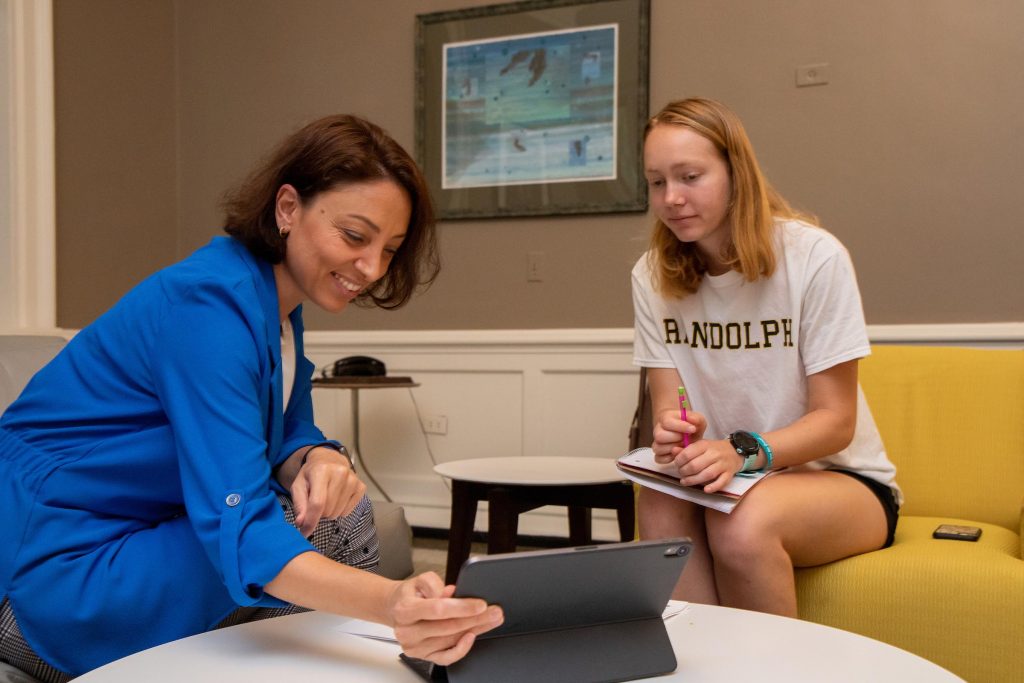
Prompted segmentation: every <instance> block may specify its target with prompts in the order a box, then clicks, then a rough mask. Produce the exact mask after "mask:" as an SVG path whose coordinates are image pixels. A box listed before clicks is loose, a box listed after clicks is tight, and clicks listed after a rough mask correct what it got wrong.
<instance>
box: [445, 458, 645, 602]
mask: <svg viewBox="0 0 1024 683" xmlns="http://www.w3.org/2000/svg"><path fill="white" fill-rule="evenodd" d="M434 471H435V472H437V473H438V474H440V475H441V476H442V477H447V478H449V479H451V480H452V516H451V525H450V527H449V531H448V561H447V567H446V569H445V581H446V582H447V583H455V581H456V579H457V578H458V575H459V569H460V568H461V567H462V563H463V562H465V561H466V559H468V558H469V551H470V545H471V543H472V538H473V522H474V521H475V519H476V511H477V506H478V504H479V502H480V501H482V500H486V501H487V552H488V553H503V552H512V551H514V550H515V549H516V536H517V533H518V530H519V515H520V514H522V513H523V512H528V511H529V510H534V509H536V508H539V507H541V506H544V505H564V506H566V507H568V508H569V543H570V544H571V545H587V544H588V543H590V542H591V536H590V530H591V510H592V509H593V508H611V509H613V510H615V511H616V512H617V515H618V522H619V535H620V536H621V538H622V540H623V541H629V540H632V538H633V535H634V528H635V514H636V513H635V509H634V503H633V485H632V483H630V482H629V481H628V480H627V479H626V478H625V477H624V476H622V474H621V473H620V472H619V470H618V469H617V468H616V467H615V461H614V460H612V459H606V458H579V457H577V458H573V457H556V456H551V457H546V456H523V457H511V458H472V459H469V460H454V461H451V462H445V463H441V464H439V465H437V466H436V467H434Z"/></svg>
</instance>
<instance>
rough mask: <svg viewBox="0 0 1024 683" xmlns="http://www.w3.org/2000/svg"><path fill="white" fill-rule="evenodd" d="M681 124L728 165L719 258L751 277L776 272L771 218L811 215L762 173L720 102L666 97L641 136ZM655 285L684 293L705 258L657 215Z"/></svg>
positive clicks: (695, 283)
mask: <svg viewBox="0 0 1024 683" xmlns="http://www.w3.org/2000/svg"><path fill="white" fill-rule="evenodd" d="M663 125H665V126H684V127H686V128H689V129H691V130H693V131H694V132H695V133H697V134H698V135H700V136H702V137H704V138H707V139H708V140H709V141H710V142H711V143H712V144H713V145H714V146H715V149H717V150H718V153H719V154H721V155H722V158H723V159H724V160H725V163H726V164H727V165H728V167H729V179H730V181H731V183H730V185H731V187H732V194H731V196H730V197H729V205H728V207H729V208H728V218H729V219H730V220H731V222H732V239H730V240H729V243H728V245H727V246H726V249H725V253H724V254H722V255H721V256H722V258H723V259H724V260H725V262H726V264H727V265H728V266H729V267H730V268H731V269H733V270H737V271H739V272H740V273H742V274H743V277H744V278H745V279H746V280H747V281H749V282H753V281H755V280H757V279H758V278H760V277H770V276H771V275H772V273H774V272H775V261H776V255H775V248H774V245H773V235H774V232H775V222H774V219H775V218H795V219H799V220H806V221H808V222H811V223H815V222H816V220H815V218H814V217H813V216H811V215H809V214H806V213H803V212H801V211H799V210H797V209H794V208H793V207H792V206H790V205H789V203H788V202H787V201H786V200H785V199H783V198H782V196H781V195H779V193H778V192H776V191H775V190H774V189H773V188H772V186H771V185H770V184H769V183H768V181H767V179H765V177H764V174H762V173H761V168H760V167H759V166H758V164H757V158H756V157H755V156H754V148H753V146H752V145H751V144H750V139H749V138H748V137H747V133H746V131H745V130H744V128H743V123H742V122H740V119H739V117H738V116H736V114H735V113H734V112H733V111H732V110H731V109H729V108H728V107H726V106H725V105H724V104H722V103H720V102H716V101H714V100H709V99H704V98H701V97H691V98H688V99H684V100H676V101H674V102H669V103H668V104H667V105H665V107H664V108H663V109H662V110H661V111H660V112H658V113H657V114H655V115H654V116H653V117H651V119H650V120H649V121H648V122H647V126H646V127H645V128H644V140H646V139H647V136H648V135H649V134H650V132H651V131H652V130H654V128H655V127H656V126H663ZM650 257H651V258H652V261H653V262H652V264H651V265H652V269H653V271H654V272H655V274H656V275H655V287H656V288H657V290H658V291H659V292H661V293H662V294H664V295H669V296H674V297H677V298H682V297H684V296H686V295H687V294H692V293H694V292H696V291H697V288H698V287H699V286H700V282H701V280H702V279H703V278H704V273H706V272H707V270H708V267H707V262H706V261H705V258H704V256H703V255H702V254H701V252H700V250H699V249H697V246H696V244H694V243H686V242H680V241H679V239H678V238H677V237H676V236H675V234H673V232H672V231H671V230H669V228H668V226H666V225H665V224H664V223H662V222H661V220H660V219H657V220H655V222H654V230H653V232H652V234H651V251H650Z"/></svg>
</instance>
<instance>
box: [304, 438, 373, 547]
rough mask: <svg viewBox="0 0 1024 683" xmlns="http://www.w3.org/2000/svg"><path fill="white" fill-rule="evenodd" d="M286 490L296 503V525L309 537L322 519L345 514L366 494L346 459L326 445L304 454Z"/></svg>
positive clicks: (362, 484)
mask: <svg viewBox="0 0 1024 683" xmlns="http://www.w3.org/2000/svg"><path fill="white" fill-rule="evenodd" d="M289 491H290V492H291V494H292V502H293V504H294V506H295V524H296V526H298V528H299V531H300V532H301V533H302V535H303V536H309V535H310V534H312V533H313V530H314V529H316V525H317V524H319V523H320V520H321V519H335V518H337V517H344V516H345V515H347V514H349V513H351V512H352V510H354V509H355V507H356V505H357V504H358V503H359V501H360V500H362V498H363V494H365V493H366V484H364V483H363V482H362V481H361V480H360V479H359V477H357V476H356V473H355V472H353V471H352V465H351V463H350V462H349V460H348V458H346V457H345V456H344V455H342V454H341V453H339V452H338V451H336V450H334V449H333V448H328V447H325V446H317V447H316V448H314V449H312V450H311V451H309V453H307V454H306V463H305V464H304V465H302V467H301V468H300V469H299V472H298V474H296V475H295V479H294V481H292V484H291V486H290V487H289Z"/></svg>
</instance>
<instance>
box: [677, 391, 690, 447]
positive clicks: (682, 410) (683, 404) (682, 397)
mask: <svg viewBox="0 0 1024 683" xmlns="http://www.w3.org/2000/svg"><path fill="white" fill-rule="evenodd" d="M689 405H690V403H689V401H687V400H686V387H679V419H680V420H682V421H683V422H686V409H687V408H688V407H689ZM689 445H690V435H689V434H688V433H686V432H683V448H686V447H687V446H689Z"/></svg>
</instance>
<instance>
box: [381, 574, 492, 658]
mask: <svg viewBox="0 0 1024 683" xmlns="http://www.w3.org/2000/svg"><path fill="white" fill-rule="evenodd" d="M454 592H455V586H446V585H444V582H443V581H441V577H439V576H438V575H437V574H435V573H434V572H427V573H425V574H420V575H419V576H414V577H413V578H411V579H407V580H405V581H402V582H401V583H399V584H398V586H397V587H396V588H395V590H394V592H393V593H392V594H391V599H390V600H389V604H388V612H389V614H390V615H391V618H392V625H393V626H394V629H395V638H397V639H398V642H399V644H401V646H402V650H403V651H404V652H405V653H406V654H408V655H409V656H411V657H417V658H419V659H427V660H429V661H431V662H434V663H435V664H443V665H447V664H451V663H452V662H456V661H458V660H460V659H462V658H463V657H465V656H466V653H467V652H469V648H470V647H472V646H473V642H474V641H475V640H476V637H477V636H478V635H480V634H481V633H485V632H487V631H490V630H491V629H492V628H495V627H497V626H500V625H501V623H502V622H503V621H504V620H505V615H504V614H503V613H502V611H501V608H500V607H498V606H497V605H490V606H488V605H487V603H485V602H484V601H483V600H479V599H477V598H453V597H452V595H453V593H454Z"/></svg>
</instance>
